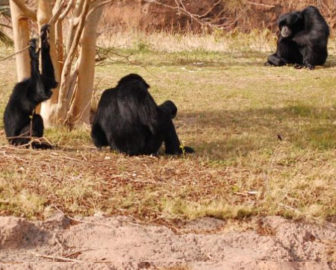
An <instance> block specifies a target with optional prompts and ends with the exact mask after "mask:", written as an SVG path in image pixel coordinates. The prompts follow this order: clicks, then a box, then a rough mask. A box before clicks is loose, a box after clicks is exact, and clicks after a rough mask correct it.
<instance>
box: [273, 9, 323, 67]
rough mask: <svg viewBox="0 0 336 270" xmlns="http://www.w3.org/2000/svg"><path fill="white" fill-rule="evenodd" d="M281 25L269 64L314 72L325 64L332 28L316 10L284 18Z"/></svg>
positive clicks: (279, 23) (300, 12)
mask: <svg viewBox="0 0 336 270" xmlns="http://www.w3.org/2000/svg"><path fill="white" fill-rule="evenodd" d="M278 26H279V30H280V35H279V38H278V44H277V51H276V53H274V54H272V55H270V56H269V57H268V60H267V63H268V64H270V65H274V66H282V65H286V64H296V65H297V67H300V66H304V67H307V68H309V69H313V68H314V67H315V66H316V65H323V64H324V63H325V61H326V59H327V57H328V50H327V45H328V38H329V26H328V24H327V22H326V21H325V19H324V18H323V16H322V15H321V13H320V12H319V10H318V9H317V8H316V7H314V6H309V7H307V8H305V9H304V10H302V11H295V12H291V13H287V14H284V15H281V16H280V18H279V20H278Z"/></svg>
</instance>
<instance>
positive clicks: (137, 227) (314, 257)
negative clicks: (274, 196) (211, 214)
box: [0, 214, 336, 270]
mask: <svg viewBox="0 0 336 270" xmlns="http://www.w3.org/2000/svg"><path fill="white" fill-rule="evenodd" d="M335 243H336V227H335V225H333V224H328V223H327V224H324V225H313V224H308V223H297V222H293V221H289V220H286V219H284V218H280V217H266V218H258V219H253V220H251V221H249V222H240V223H239V224H238V223H236V224H233V223H232V222H231V223H228V222H225V221H221V220H217V219H213V218H202V219H199V220H194V221H191V222H189V223H187V224H185V225H184V226H182V227H180V228H168V227H166V226H162V225H148V224H141V223H139V222H137V221H136V220H134V219H132V218H128V217H121V216H117V217H110V218H106V217H101V216H96V217H86V218H82V219H72V218H68V217H66V216H64V215H62V214H59V215H57V216H55V217H53V218H51V219H48V220H46V221H43V222H29V221H26V220H24V219H21V218H16V217H1V218H0V269H281V270H287V269H310V270H311V269H336V263H335V262H334V259H335V248H334V247H335Z"/></svg>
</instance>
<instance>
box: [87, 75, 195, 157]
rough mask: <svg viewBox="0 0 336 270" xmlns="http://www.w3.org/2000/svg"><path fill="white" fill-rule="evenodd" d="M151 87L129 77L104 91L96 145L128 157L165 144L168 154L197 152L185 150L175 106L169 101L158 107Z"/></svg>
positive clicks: (94, 136)
mask: <svg viewBox="0 0 336 270" xmlns="http://www.w3.org/2000/svg"><path fill="white" fill-rule="evenodd" d="M148 88H149V85H148V84H147V83H146V82H145V81H144V79H143V78H142V77H140V76H139V75H137V74H129V75H127V76H125V77H123V78H122V79H121V80H120V81H119V83H118V85H117V87H116V88H112V89H107V90H105V91H104V92H103V94H102V97H101V99H100V101H99V104H98V109H97V113H96V115H95V118H94V121H93V125H92V131H91V136H92V139H93V142H94V144H95V145H96V146H97V147H98V148H100V147H102V146H110V148H111V149H114V150H118V151H120V152H123V153H126V154H128V155H149V154H156V153H157V151H158V150H159V148H160V146H161V144H162V142H164V143H165V148H166V154H182V153H183V151H184V152H186V153H193V152H194V150H193V149H192V148H190V147H187V146H186V147H183V148H181V143H180V141H179V139H178V137H177V134H176V131H175V127H174V124H173V121H172V119H173V118H174V117H175V115H176V113H177V108H176V106H175V104H174V103H173V102H172V101H166V102H164V103H163V104H162V105H160V106H157V105H156V103H155V101H154V100H153V98H152V96H151V95H150V94H149V92H148Z"/></svg>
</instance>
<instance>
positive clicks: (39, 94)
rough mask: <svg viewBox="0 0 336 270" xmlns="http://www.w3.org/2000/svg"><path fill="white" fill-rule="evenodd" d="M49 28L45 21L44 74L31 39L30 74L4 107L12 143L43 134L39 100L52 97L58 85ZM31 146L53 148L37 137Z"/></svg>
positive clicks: (43, 44) (42, 39)
mask: <svg viewBox="0 0 336 270" xmlns="http://www.w3.org/2000/svg"><path fill="white" fill-rule="evenodd" d="M48 32H49V26H48V25H44V26H43V27H42V29H41V44H42V48H41V51H42V53H41V54H42V74H40V71H39V50H38V49H37V40H36V39H32V40H31V41H30V47H29V55H30V63H31V77H30V78H28V79H25V80H23V81H21V82H19V83H17V84H16V85H15V87H14V89H13V92H12V95H11V96H10V99H9V101H8V104H7V106H6V109H5V113H4V124H5V133H6V136H7V139H8V141H9V143H10V144H13V145H26V144H28V143H29V142H30V140H31V137H42V136H43V130H44V126H43V119H42V117H41V116H40V115H39V114H36V113H34V110H35V108H36V106H37V105H38V104H40V103H41V102H43V101H45V100H47V99H49V98H50V97H51V95H52V91H51V89H52V88H55V87H56V86H57V82H56V81H55V76H54V68H53V65H52V61H51V58H50V54H49V51H50V46H49V42H48ZM32 147H33V148H42V149H45V148H51V146H50V145H49V144H47V143H42V142H37V141H34V142H33V143H32Z"/></svg>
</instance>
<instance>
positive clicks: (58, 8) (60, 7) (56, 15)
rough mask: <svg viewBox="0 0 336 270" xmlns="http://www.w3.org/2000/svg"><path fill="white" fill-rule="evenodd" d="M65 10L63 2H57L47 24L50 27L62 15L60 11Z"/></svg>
mask: <svg viewBox="0 0 336 270" xmlns="http://www.w3.org/2000/svg"><path fill="white" fill-rule="evenodd" d="M64 8H65V2H64V0H57V2H56V4H55V7H54V9H53V16H52V18H51V19H50V20H49V24H50V25H52V24H54V23H55V22H56V21H57V20H58V19H59V17H60V16H61V14H62V10H63V9H64Z"/></svg>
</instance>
